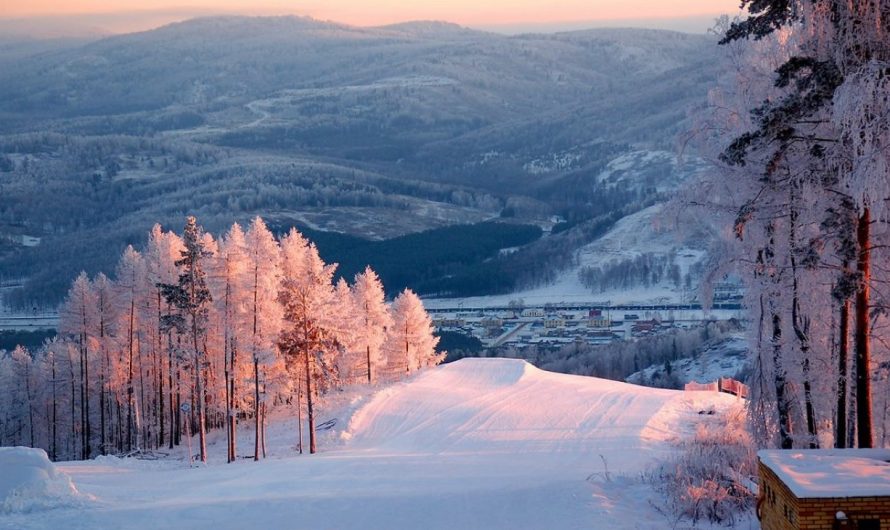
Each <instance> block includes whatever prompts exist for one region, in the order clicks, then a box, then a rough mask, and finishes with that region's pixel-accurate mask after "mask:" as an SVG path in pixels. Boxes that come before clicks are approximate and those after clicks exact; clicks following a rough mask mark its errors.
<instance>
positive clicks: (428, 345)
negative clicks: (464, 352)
mask: <svg viewBox="0 0 890 530" xmlns="http://www.w3.org/2000/svg"><path fill="white" fill-rule="evenodd" d="M392 319H393V325H392V327H391V328H390V331H389V334H388V336H387V339H386V352H387V355H388V356H389V358H390V359H391V362H393V361H394V362H395V363H396V366H401V368H404V370H405V373H411V372H412V371H416V370H419V369H421V368H425V367H428V366H435V365H437V364H439V363H441V362H442V361H443V360H445V353H444V352H437V351H436V346H437V345H438V344H439V338H438V337H436V336H435V335H434V334H433V331H434V328H433V321H432V319H431V318H430V316H429V314H428V313H427V312H426V310H425V309H424V307H423V302H421V301H420V297H418V296H417V295H416V294H415V293H414V291H412V290H411V289H405V290H404V291H402V292H401V293H400V294H399V296H397V297H396V299H395V300H393V303H392Z"/></svg>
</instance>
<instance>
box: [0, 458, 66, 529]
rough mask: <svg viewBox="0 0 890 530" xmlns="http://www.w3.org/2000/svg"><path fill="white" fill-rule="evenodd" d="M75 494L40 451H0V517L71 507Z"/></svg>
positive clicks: (64, 475) (64, 478) (63, 474)
mask: <svg viewBox="0 0 890 530" xmlns="http://www.w3.org/2000/svg"><path fill="white" fill-rule="evenodd" d="M78 497H79V494H78V493H77V489H75V487H74V484H72V483H71V478H69V477H68V475H66V474H65V473H62V472H60V471H59V470H58V469H56V466H54V465H53V463H52V462H50V461H49V457H47V455H46V451H44V450H43V449H31V448H28V447H0V514H4V513H14V512H19V513H21V512H31V511H34V510H40V509H47V508H54V507H57V506H62V505H67V504H71V503H72V502H74V501H75V500H77V498H78Z"/></svg>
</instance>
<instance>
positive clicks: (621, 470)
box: [0, 359, 738, 530]
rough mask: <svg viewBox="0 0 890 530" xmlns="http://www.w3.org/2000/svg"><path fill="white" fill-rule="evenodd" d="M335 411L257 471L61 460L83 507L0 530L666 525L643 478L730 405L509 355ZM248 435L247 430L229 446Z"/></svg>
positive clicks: (276, 450) (290, 429)
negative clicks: (305, 449)
mask: <svg viewBox="0 0 890 530" xmlns="http://www.w3.org/2000/svg"><path fill="white" fill-rule="evenodd" d="M345 401H347V402H348V404H347V405H345V406H344V411H345V412H341V414H342V415H340V416H339V418H340V422H338V425H341V426H343V427H344V429H345V430H344V431H343V432H341V433H339V436H337V435H332V434H331V433H326V434H325V437H324V439H323V440H322V443H321V450H322V452H321V453H320V454H318V455H314V456H308V455H303V456H298V455H295V454H294V452H293V450H292V447H291V446H292V444H293V440H294V439H295V425H294V423H293V421H292V420H289V421H286V422H285V421H279V422H277V423H275V424H273V425H272V426H271V427H270V443H271V444H272V446H271V447H270V451H271V453H272V455H273V457H272V458H270V459H268V460H265V461H261V462H259V463H254V462H251V461H247V460H245V461H239V462H238V463H236V464H224V463H222V461H221V459H222V457H221V456H220V455H221V454H222V453H221V451H219V450H220V449H222V450H223V451H224V449H223V448H222V447H211V457H212V461H211V464H210V465H207V466H205V467H199V468H192V469H189V468H187V467H185V465H184V464H183V463H181V462H178V461H173V460H172V459H168V460H166V461H160V462H144V461H131V460H120V459H114V458H105V459H102V460H100V461H89V462H73V463H68V464H65V465H60V466H59V467H60V468H61V469H62V470H64V471H65V472H67V473H69V474H70V475H71V476H72V478H73V480H74V482H75V484H76V485H77V487H78V489H79V490H80V491H81V492H84V493H87V494H90V495H93V496H95V500H94V501H93V502H91V503H90V504H89V505H87V506H82V507H79V508H76V509H58V510H51V511H45V512H41V513H39V514H30V516H25V515H22V514H13V515H10V516H6V517H0V528H62V527H64V528H72V529H76V528H84V529H86V528H174V527H175V528H189V529H190V530H191V529H200V528H213V529H214V530H220V529H225V528H306V529H316V528H337V529H350V528H363V529H365V528H367V529H375V528H380V529H413V528H424V529H436V528H442V529H446V528H447V529H453V528H509V529H521V528H542V529H549V528H561V529H562V528H614V529H632V528H633V529H636V528H664V527H666V525H667V526H670V524H671V523H672V522H673V521H669V520H668V519H667V518H666V516H665V515H663V514H661V513H659V511H658V510H656V509H655V508H653V507H652V503H651V502H650V500H652V492H651V490H650V489H649V488H648V487H647V486H646V485H645V484H643V483H642V482H640V480H639V474H640V472H641V471H643V470H644V469H645V468H646V467H647V466H648V465H649V464H650V463H651V462H652V460H653V459H654V458H656V457H658V456H660V455H664V454H665V453H666V452H668V451H671V450H673V449H672V448H671V445H670V443H669V442H670V440H672V439H674V438H676V437H679V436H684V435H685V434H687V433H688V431H689V430H690V429H691V426H692V425H693V424H694V421H695V419H696V418H697V417H698V416H697V414H698V411H699V410H701V409H703V408H706V407H711V408H717V409H726V408H729V407H733V406H737V403H738V401H737V400H736V399H735V398H732V397H731V396H727V395H721V394H709V393H690V394H684V393H682V392H675V391H668V390H657V389H651V388H643V387H638V386H633V385H628V384H625V383H619V382H614V381H606V380H601V379H595V378H589V377H580V376H570V375H562V374H554V373H550V372H544V371H541V370H538V369H536V368H534V367H532V366H531V365H529V364H527V363H525V362H524V361H517V360H509V359H464V360H461V361H458V362H455V363H452V364H449V365H444V366H441V367H438V368H434V369H430V370H428V371H425V372H423V373H421V374H419V375H417V376H415V377H413V378H412V379H411V380H409V381H408V382H404V383H398V384H395V385H392V386H390V387H387V388H383V389H381V390H380V391H378V392H377V393H376V394H375V395H373V396H372V397H370V398H367V399H364V400H358V399H352V400H350V399H346V400H345ZM353 408H354V409H355V412H354V413H352V414H351V418H350V417H349V416H348V414H349V413H348V410H351V409H353ZM333 415H335V411H333V410H328V411H323V413H322V418H321V419H327V418H330V417H331V416H333ZM250 441H251V440H250V438H249V437H248V433H247V432H244V433H243V434H242V438H241V444H242V449H245V450H246V448H245V447H244V446H245V445H248V444H249V443H250ZM220 445H224V444H220Z"/></svg>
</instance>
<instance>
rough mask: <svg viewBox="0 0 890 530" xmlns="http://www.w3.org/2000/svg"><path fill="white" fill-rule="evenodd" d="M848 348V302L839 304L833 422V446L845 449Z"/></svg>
mask: <svg viewBox="0 0 890 530" xmlns="http://www.w3.org/2000/svg"><path fill="white" fill-rule="evenodd" d="M849 347H850V300H849V299H847V300H844V302H843V303H842V304H841V322H840V337H839V338H838V367H837V374H838V375H837V417H836V419H835V422H834V427H835V435H834V446H835V447H837V448H838V449H842V448H844V447H847V359H848V357H849V355H850V354H849Z"/></svg>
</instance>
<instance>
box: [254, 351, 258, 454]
mask: <svg viewBox="0 0 890 530" xmlns="http://www.w3.org/2000/svg"><path fill="white" fill-rule="evenodd" d="M253 387H254V396H253V421H254V431H255V432H254V438H253V461H254V462H258V461H259V459H260V361H259V359H257V357H256V354H255V353H254V356H253Z"/></svg>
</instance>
